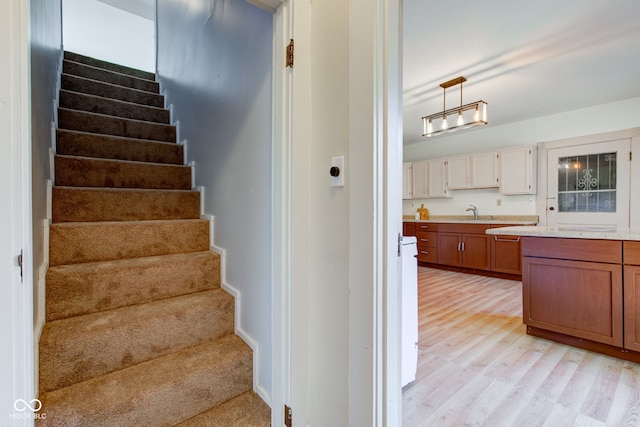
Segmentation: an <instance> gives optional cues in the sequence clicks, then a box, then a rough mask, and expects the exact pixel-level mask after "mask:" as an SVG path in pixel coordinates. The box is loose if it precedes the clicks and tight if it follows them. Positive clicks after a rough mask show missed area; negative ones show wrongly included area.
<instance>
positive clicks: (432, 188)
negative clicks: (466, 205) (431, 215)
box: [427, 159, 451, 198]
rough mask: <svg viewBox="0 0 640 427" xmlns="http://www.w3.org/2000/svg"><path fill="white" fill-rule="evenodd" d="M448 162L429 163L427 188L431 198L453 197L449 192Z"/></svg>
mask: <svg viewBox="0 0 640 427" xmlns="http://www.w3.org/2000/svg"><path fill="white" fill-rule="evenodd" d="M446 173H447V162H446V160H444V159H434V160H429V161H428V176H427V187H428V193H429V197H430V198H436V197H451V196H450V195H449V193H448V192H447V175H446Z"/></svg>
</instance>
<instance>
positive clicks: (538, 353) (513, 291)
mask: <svg viewBox="0 0 640 427" xmlns="http://www.w3.org/2000/svg"><path fill="white" fill-rule="evenodd" d="M418 280H419V283H418V301H419V302H418V305H419V343H418V348H419V359H418V371H417V375H416V381H415V382H413V383H411V384H409V385H408V386H406V387H405V388H404V390H403V426H405V427H448V426H455V427H458V426H491V427H496V426H518V427H530V426H546V427H564V426H580V427H583V426H608V427H614V426H615V427H619V426H629V427H632V426H635V427H640V366H639V365H638V364H635V363H632V362H627V361H623V360H618V359H615V358H613V357H608V356H604V355H600V354H596V353H591V352H589V351H586V350H581V349H576V348H573V347H570V346H566V345H563V344H558V343H555V342H552V341H548V340H545V339H542V338H537V337H532V336H529V335H526V333H525V327H524V325H523V324H522V289H521V283H520V282H516V281H511V280H504V279H495V278H490V277H484V276H473V275H469V274H463V273H457V272H451V271H442V270H436V269H431V268H426V267H419V269H418Z"/></svg>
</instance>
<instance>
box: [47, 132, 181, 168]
mask: <svg viewBox="0 0 640 427" xmlns="http://www.w3.org/2000/svg"><path fill="white" fill-rule="evenodd" d="M183 148H184V147H183V146H182V145H178V144H175V143H166V142H165V143H160V142H152V141H143V140H133V139H126V138H121V137H117V136H109V135H96V134H89V133H82V132H74V131H66V130H60V129H58V131H57V137H56V151H57V153H58V154H64V155H69V156H82V157H94V158H102V159H114V160H131V161H134V162H150V163H164V164H175V165H182V164H184V156H183Z"/></svg>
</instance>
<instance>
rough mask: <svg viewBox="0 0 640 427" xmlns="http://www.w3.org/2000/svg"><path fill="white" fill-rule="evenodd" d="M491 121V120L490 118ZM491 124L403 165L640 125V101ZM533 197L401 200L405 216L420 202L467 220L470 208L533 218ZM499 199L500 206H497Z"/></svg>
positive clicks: (443, 139)
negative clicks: (501, 124) (531, 216)
mask: <svg viewBox="0 0 640 427" xmlns="http://www.w3.org/2000/svg"><path fill="white" fill-rule="evenodd" d="M489 119H490V117H489ZM490 123H491V121H490V120H489V125H487V126H486V127H483V128H480V129H473V130H469V131H466V132H463V133H459V134H452V135H451V136H437V137H433V138H429V139H426V138H425V142H422V143H418V144H412V145H407V146H405V147H404V161H416V160H422V159H431V158H437V157H446V156H450V155H456V154H464V153H472V152H480V151H487V150H493V149H499V148H505V147H515V146H520V145H536V144H537V143H539V142H545V141H552V140H556V139H563V138H570V137H574V136H581V135H591V134H597V133H603V132H610V131H615V130H622V129H629V128H633V127H638V126H640V98H631V99H626V100H623V101H618V102H613V103H608V104H601V105H595V106H593V107H589V108H583V109H580V110H573V111H567V112H564V113H561V114H554V115H550V116H544V117H538V118H535V119H531V120H524V121H521V122H516V123H511V124H507V125H503V126H495V127H492V126H491V124H490ZM531 197H534V198H535V196H502V195H500V194H498V190H497V189H485V190H454V191H453V198H451V199H417V200H405V201H403V204H402V205H403V209H402V210H403V214H404V215H412V214H414V213H415V211H416V207H419V206H420V204H421V203H424V205H425V207H426V208H428V209H429V213H430V214H433V215H465V214H469V212H466V211H465V209H466V207H467V205H468V204H469V203H472V204H474V205H477V206H478V208H479V211H480V214H481V215H536V213H537V212H536V202H535V200H534V203H533V204H531V203H530V202H529V199H530V198H531ZM497 200H500V202H501V204H502V205H501V206H497V203H496V202H497Z"/></svg>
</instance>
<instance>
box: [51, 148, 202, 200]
mask: <svg viewBox="0 0 640 427" xmlns="http://www.w3.org/2000/svg"><path fill="white" fill-rule="evenodd" d="M55 157H60V158H65V159H77V160H87V161H90V162H97V163H102V162H104V163H116V164H139V165H144V166H160V167H169V168H180V169H189V168H191V167H192V166H191V165H176V164H172V163H155V162H143V161H140V160H123V159H105V158H103V157H88V156H74V155H71V154H55ZM63 187H70V186H63ZM92 188H95V187H92ZM104 188H110V187H104ZM182 191H188V190H182Z"/></svg>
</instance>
